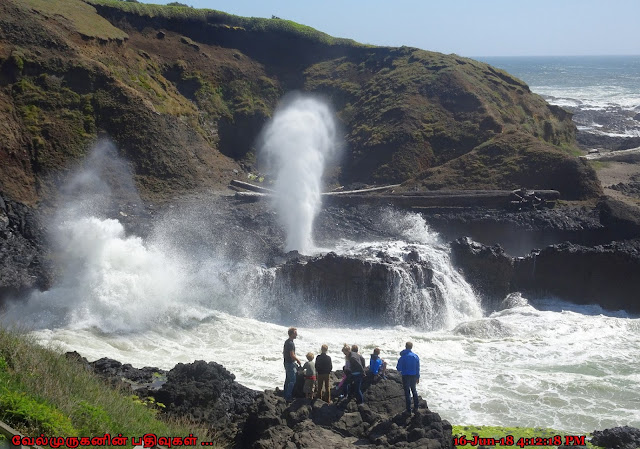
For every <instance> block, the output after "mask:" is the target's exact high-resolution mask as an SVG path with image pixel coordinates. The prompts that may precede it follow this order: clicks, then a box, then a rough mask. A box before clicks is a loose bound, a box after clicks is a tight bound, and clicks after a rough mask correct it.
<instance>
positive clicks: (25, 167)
mask: <svg viewBox="0 0 640 449" xmlns="http://www.w3.org/2000/svg"><path fill="white" fill-rule="evenodd" d="M293 90H301V91H307V92H312V93H314V94H317V95H319V96H321V97H324V98H326V99H328V101H329V102H330V103H331V105H332V106H333V107H334V109H335V111H336V114H337V117H338V118H339V120H340V122H341V123H340V125H341V129H342V130H343V136H344V139H345V142H346V145H345V155H344V158H343V159H342V160H341V162H340V166H339V167H338V168H337V169H336V170H332V171H331V174H330V176H331V177H332V179H329V180H328V181H330V182H332V183H342V184H349V183H354V182H365V183H379V184H382V183H397V182H404V183H405V188H407V189H409V188H411V189H439V188H454V189H470V188H501V189H511V188H517V187H522V186H525V187H531V188H532V187H536V188H549V189H558V190H560V191H561V194H562V195H563V198H564V199H587V198H593V197H596V196H598V195H599V194H600V193H601V188H600V186H599V184H598V182H597V179H596V175H595V172H594V170H593V169H592V167H590V166H585V165H584V164H581V163H580V162H579V161H578V160H577V158H576V155H577V154H578V153H579V151H578V149H577V147H576V146H575V132H576V128H575V126H574V124H573V123H572V121H571V115H570V114H569V113H568V112H566V111H564V110H562V109H561V108H558V107H554V106H550V105H548V104H547V103H546V102H545V101H544V100H543V99H542V98H541V97H539V96H538V95H535V94H533V93H531V92H530V90H529V88H528V87H527V85H526V84H525V83H523V82H522V81H520V80H518V79H516V78H514V77H512V76H511V75H509V74H507V73H505V72H504V71H502V70H498V69H495V68H493V67H491V66H489V65H487V64H484V63H481V62H478V61H474V60H471V59H468V58H461V57H459V56H456V55H443V54H440V53H434V52H429V51H424V50H419V49H415V48H408V47H401V48H388V47H372V46H367V45H361V44H358V43H357V42H354V41H351V40H347V39H338V38H334V37H331V36H328V35H327V34H325V33H322V32H320V31H317V30H314V29H312V28H310V27H306V26H304V25H300V24H296V23H294V22H291V21H287V20H282V19H277V18H273V19H260V18H244V17H237V16H233V15H230V14H226V13H224V12H220V11H213V10H199V9H194V8H190V7H186V6H159V5H150V4H142V3H135V2H123V1H115V0H85V1H82V0H66V1H65V2H64V5H61V4H60V2H46V1H43V0H27V1H24V2H23V1H18V0H7V1H6V2H2V4H0V134H2V135H3V137H5V136H6V139H4V140H3V144H2V145H1V146H0V175H2V176H0V190H2V191H3V192H6V193H7V194H8V195H9V196H10V197H13V198H15V199H18V200H20V201H23V202H27V203H33V202H36V201H38V200H39V199H40V198H42V197H44V196H47V195H48V194H49V193H51V192H52V191H53V189H51V187H52V186H53V185H55V177H56V176H57V174H58V173H59V172H60V170H64V169H66V167H69V166H70V165H72V164H74V163H76V162H77V160H78V159H79V158H81V157H82V156H83V155H84V154H86V152H87V149H88V147H89V146H90V145H91V143H92V142H93V141H94V140H95V139H96V138H97V137H98V135H101V134H106V135H108V136H109V137H110V138H111V139H113V140H114V141H115V143H116V145H117V146H118V148H119V150H120V152H121V154H122V155H123V156H125V157H126V158H127V159H128V160H129V161H130V162H131V164H132V167H133V171H134V173H135V177H136V182H137V185H138V186H139V187H140V188H141V190H142V193H143V194H144V195H147V196H154V195H157V196H167V195H173V194H174V192H179V191H184V190H185V189H194V188H208V187H213V188H221V187H222V186H224V185H226V184H227V183H228V182H229V181H230V179H232V178H233V177H234V176H236V175H235V174H236V173H237V172H238V171H242V170H256V169H257V170H260V167H255V166H253V165H254V164H255V160H256V159H255V148H254V146H255V142H256V138H257V136H258V135H259V133H260V131H261V129H262V128H263V126H264V124H265V123H266V121H267V120H268V119H269V118H270V117H271V114H272V113H273V110H274V109H275V107H276V105H277V103H278V101H279V99H280V98H281V97H282V96H283V95H284V94H286V93H287V92H289V91H293Z"/></svg>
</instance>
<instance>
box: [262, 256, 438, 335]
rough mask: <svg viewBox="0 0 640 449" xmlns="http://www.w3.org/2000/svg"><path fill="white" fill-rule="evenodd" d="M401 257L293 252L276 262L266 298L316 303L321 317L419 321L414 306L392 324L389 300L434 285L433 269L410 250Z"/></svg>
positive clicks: (411, 323)
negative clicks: (276, 265)
mask: <svg viewBox="0 0 640 449" xmlns="http://www.w3.org/2000/svg"><path fill="white" fill-rule="evenodd" d="M404 259H405V260H403V259H400V258H399V257H394V256H391V255H389V254H387V253H385V252H383V251H379V252H378V253H377V254H376V255H375V256H374V257H372V258H369V257H367V258H365V257H362V256H343V255H338V254H336V253H333V252H330V253H327V254H323V255H321V256H316V257H306V256H296V257H293V258H290V259H289V260H287V261H286V262H285V263H283V264H282V265H280V266H278V268H277V269H276V271H275V277H274V278H273V281H272V282H271V285H269V287H268V289H269V291H270V294H271V297H274V298H281V299H282V301H283V306H284V305H285V304H287V303H289V304H295V303H300V304H301V307H302V304H304V307H305V308H309V307H310V308H311V309H313V308H317V307H321V308H322V310H323V312H322V313H323V320H325V321H331V322H340V323H342V322H352V321H353V320H354V319H357V320H359V321H363V320H364V321H382V322H384V323H386V324H389V323H394V324H402V325H413V324H418V322H419V321H420V317H421V315H420V313H419V312H420V311H419V310H415V311H414V312H415V313H413V314H410V313H406V314H403V315H402V317H401V319H402V322H396V320H397V319H398V317H397V316H396V313H395V310H391V308H392V307H394V305H393V303H394V302H393V301H390V298H400V299H401V300H403V299H404V298H405V297H408V296H409V295H411V293H412V292H413V291H415V290H417V289H427V288H430V289H435V285H434V284H433V282H432V280H433V270H432V268H431V266H430V264H429V263H428V262H427V261H422V260H420V256H419V255H418V254H417V252H416V251H415V250H414V251H409V252H407V254H406V257H405V258H404ZM301 298H302V301H304V302H303V303H301V302H300V301H301ZM407 312H408V311H407ZM412 320H416V321H415V322H412Z"/></svg>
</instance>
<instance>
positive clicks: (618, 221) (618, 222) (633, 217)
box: [597, 197, 640, 240]
mask: <svg viewBox="0 0 640 449" xmlns="http://www.w3.org/2000/svg"><path fill="white" fill-rule="evenodd" d="M597 208H598V210H599V211H600V222H601V223H602V224H603V225H604V226H606V227H607V228H609V229H610V230H611V232H613V233H615V235H616V239H617V240H622V239H628V238H636V237H640V210H638V208H635V207H632V206H629V205H628V204H626V203H623V202H622V201H618V200H615V199H613V198H610V197H603V198H602V199H601V200H600V202H599V203H598V206H597Z"/></svg>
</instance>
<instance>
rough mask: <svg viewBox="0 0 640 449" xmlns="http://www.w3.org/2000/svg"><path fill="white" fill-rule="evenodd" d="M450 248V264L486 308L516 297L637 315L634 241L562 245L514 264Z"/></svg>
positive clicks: (639, 244)
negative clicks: (548, 298) (542, 297)
mask: <svg viewBox="0 0 640 449" xmlns="http://www.w3.org/2000/svg"><path fill="white" fill-rule="evenodd" d="M451 245H452V253H453V255H454V257H453V262H454V263H455V264H456V265H457V266H458V267H460V269H462V270H463V272H464V274H465V277H466V278H467V280H468V281H469V282H470V283H471V284H472V285H473V286H474V287H475V288H476V289H477V291H479V292H480V293H481V294H482V295H483V297H484V300H485V305H489V307H491V308H493V307H495V305H496V304H497V303H498V302H500V301H502V299H503V298H504V296H505V295H506V293H509V292H515V291H522V292H527V293H530V294H533V295H553V296H557V297H559V298H562V299H565V300H569V301H573V302H576V303H578V304H599V305H601V306H602V307H604V308H606V309H610V310H618V309H624V310H627V311H629V312H632V313H639V312H640V301H639V300H638V294H637V292H638V291H639V289H640V278H638V276H637V273H640V239H636V240H630V241H625V242H612V243H610V244H608V245H601V246H594V247H585V246H581V245H574V244H571V243H563V244H559V245H552V246H549V247H547V248H545V249H543V250H541V251H534V252H532V253H531V254H529V255H528V256H526V257H518V258H511V257H509V256H506V255H505V254H504V253H503V252H502V251H501V250H500V248H499V247H486V246H484V245H481V244H478V243H475V242H473V241H471V240H469V239H458V240H456V241H455V242H453V243H452V244H451Z"/></svg>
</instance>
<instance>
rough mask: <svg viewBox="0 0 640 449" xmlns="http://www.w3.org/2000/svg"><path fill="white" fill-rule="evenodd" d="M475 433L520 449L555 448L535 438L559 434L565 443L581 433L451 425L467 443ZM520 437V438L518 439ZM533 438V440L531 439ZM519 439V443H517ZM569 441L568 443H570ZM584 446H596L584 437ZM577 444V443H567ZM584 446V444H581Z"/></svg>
mask: <svg viewBox="0 0 640 449" xmlns="http://www.w3.org/2000/svg"><path fill="white" fill-rule="evenodd" d="M475 435H477V436H478V438H481V439H489V438H493V439H494V440H495V442H496V444H494V445H491V446H495V447H501V446H504V447H506V446H509V447H511V448H517V447H521V448H522V449H530V448H531V447H534V446H535V447H536V448H542V449H557V448H558V446H559V445H550V446H538V445H537V443H540V442H541V441H540V440H537V441H536V440H535V439H536V438H541V439H542V440H543V441H544V440H548V439H553V438H554V437H556V436H557V435H559V436H560V440H561V444H560V445H565V443H566V442H567V437H569V440H571V441H574V442H576V440H573V439H572V438H571V437H574V436H578V437H580V436H581V435H570V434H567V433H565V432H559V431H557V430H553V429H545V428H542V427H500V426H453V436H454V438H456V437H458V438H460V437H464V438H465V439H466V441H467V442H468V443H467V444H468V445H471V442H472V441H473V438H474V436H475ZM509 436H510V437H513V442H512V441H510V440H506V438H507V437H509ZM501 438H503V440H502V441H503V442H504V443H505V444H502V445H501V444H500V439H501ZM521 438H522V440H520V439H521ZM532 439H533V440H532ZM518 441H520V445H519V444H518ZM571 441H569V443H571ZM585 442H586V447H589V448H595V447H597V446H593V445H592V444H591V443H589V442H588V441H587V438H585ZM463 443H464V440H463V441H461V442H459V444H458V447H464V444H463ZM481 445H484V446H490V445H489V444H482V442H481ZM567 445H568V446H570V445H577V444H567ZM583 447H584V446H583Z"/></svg>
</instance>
